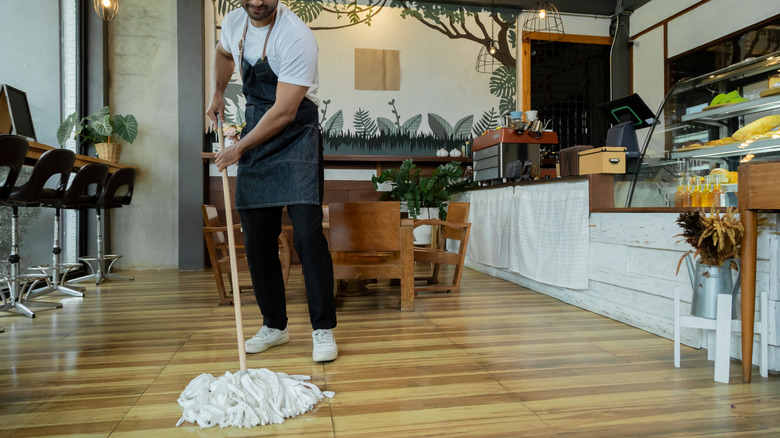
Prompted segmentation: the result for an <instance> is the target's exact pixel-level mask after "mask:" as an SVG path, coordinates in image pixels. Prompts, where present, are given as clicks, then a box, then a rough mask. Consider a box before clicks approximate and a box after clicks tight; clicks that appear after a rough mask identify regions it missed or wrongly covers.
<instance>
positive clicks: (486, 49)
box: [476, 40, 501, 74]
mask: <svg viewBox="0 0 780 438" xmlns="http://www.w3.org/2000/svg"><path fill="white" fill-rule="evenodd" d="M497 52H498V43H497V42H496V41H495V40H490V43H488V45H486V46H482V48H481V49H479V55H478V56H477V65H476V69H477V71H478V72H479V73H488V74H491V73H493V72H494V71H496V69H497V68H499V67H501V63H500V62H499V61H498V59H496V56H495V55H496V53H497Z"/></svg>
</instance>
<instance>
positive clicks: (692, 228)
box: [675, 208, 769, 319]
mask: <svg viewBox="0 0 780 438" xmlns="http://www.w3.org/2000/svg"><path fill="white" fill-rule="evenodd" d="M677 224H678V225H679V226H680V227H681V228H682V230H683V232H682V234H678V235H677V236H682V237H683V238H684V239H685V241H686V242H688V243H689V244H690V245H691V246H692V247H693V248H694V251H693V256H691V251H689V252H687V253H685V254H683V256H682V257H681V258H680V261H679V263H678V264H677V272H678V273H679V271H680V265H681V264H682V261H683V259H685V262H686V264H687V267H688V275H689V277H690V281H691V287H692V288H693V299H692V300H691V314H692V315H694V316H699V317H703V318H711V319H714V318H715V316H716V314H717V298H718V297H717V294H731V295H732V298H733V301H732V302H733V303H734V306H733V308H734V309H735V312H732V314H733V315H736V314H738V313H739V302H738V301H737V294H738V293H739V274H738V275H737V278H736V280H732V275H731V267H732V265H733V266H735V267H736V270H737V272H739V263H738V260H737V259H738V258H739V252H740V245H741V244H742V237H743V235H744V233H745V228H744V227H743V226H742V222H740V220H739V217H737V209H735V208H728V209H727V210H726V214H724V215H721V214H720V213H719V212H718V211H717V210H716V209H715V208H713V209H712V210H711V211H710V214H709V216H707V215H704V214H701V213H699V212H698V211H686V212H684V213H681V214H680V216H679V217H678V218H677ZM759 225H769V222H768V221H767V220H766V219H765V218H760V219H759ZM677 236H675V237H677ZM697 256H698V257H699V259H698V260H696V261H694V258H695V257H697Z"/></svg>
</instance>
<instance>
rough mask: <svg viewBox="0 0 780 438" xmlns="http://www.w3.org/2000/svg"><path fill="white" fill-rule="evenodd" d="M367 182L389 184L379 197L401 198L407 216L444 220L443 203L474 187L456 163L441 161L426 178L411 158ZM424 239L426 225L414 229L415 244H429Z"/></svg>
mask: <svg viewBox="0 0 780 438" xmlns="http://www.w3.org/2000/svg"><path fill="white" fill-rule="evenodd" d="M371 181H372V182H373V183H374V188H375V189H377V190H378V189H379V184H383V183H390V190H389V191H386V192H384V193H383V194H382V197H381V198H380V199H381V200H383V201H388V200H389V201H401V205H402V206H406V209H407V211H408V212H409V217H412V218H415V219H417V218H420V219H427V218H430V217H440V218H441V219H442V220H445V219H446V218H447V210H446V207H447V203H449V201H450V200H451V199H452V197H453V196H455V195H456V194H458V193H461V192H463V191H465V190H466V189H468V188H470V187H474V186H475V184H474V182H473V181H471V179H470V178H469V176H468V175H466V174H465V172H464V171H463V169H461V167H460V164H459V163H456V162H449V163H446V164H442V165H440V166H439V167H437V168H436V169H435V170H434V171H433V174H431V176H429V177H426V176H422V172H421V171H420V169H419V168H417V166H416V165H415V164H414V163H413V162H412V160H411V159H408V160H404V162H403V163H401V167H400V168H399V169H387V170H385V171H384V172H382V173H381V174H379V176H374V177H371ZM431 210H432V211H431ZM418 230H419V233H418V232H417V231H418ZM425 236H427V238H426V237H425ZM428 239H430V228H427V230H426V229H425V228H423V227H418V228H417V229H415V243H418V244H424V243H425V242H426V241H428V243H430V242H429V240H428Z"/></svg>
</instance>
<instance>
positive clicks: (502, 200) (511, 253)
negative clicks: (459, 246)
mask: <svg viewBox="0 0 780 438" xmlns="http://www.w3.org/2000/svg"><path fill="white" fill-rule="evenodd" d="M470 221H471V223H472V231H471V238H470V239H469V248H468V251H467V256H468V257H470V258H471V259H473V260H474V261H476V262H479V263H482V264H485V265H489V266H492V267H495V268H499V269H508V270H509V271H512V272H515V273H517V274H520V275H522V276H524V277H527V278H530V279H532V280H534V281H537V282H540V283H545V284H550V285H554V286H560V287H567V288H571V289H587V288H588V256H589V240H588V239H589V236H588V182H587V181H578V182H569V183H563V182H561V183H550V184H538V185H526V186H517V187H508V188H503V189H496V190H479V191H474V192H472V194H471V214H470Z"/></svg>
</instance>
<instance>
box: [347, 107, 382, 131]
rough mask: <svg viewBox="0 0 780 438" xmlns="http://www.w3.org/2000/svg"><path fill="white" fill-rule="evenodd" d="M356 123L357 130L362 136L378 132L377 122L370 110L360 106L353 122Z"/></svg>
mask: <svg viewBox="0 0 780 438" xmlns="http://www.w3.org/2000/svg"><path fill="white" fill-rule="evenodd" d="M352 123H353V124H354V125H355V131H356V132H357V134H358V135H359V136H361V137H372V136H373V135H374V134H376V129H377V126H376V122H375V121H374V119H372V118H371V115H370V114H369V113H368V111H366V110H364V109H362V108H358V109H357V111H355V118H354V119H353V122H352Z"/></svg>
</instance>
